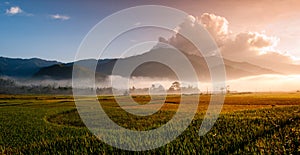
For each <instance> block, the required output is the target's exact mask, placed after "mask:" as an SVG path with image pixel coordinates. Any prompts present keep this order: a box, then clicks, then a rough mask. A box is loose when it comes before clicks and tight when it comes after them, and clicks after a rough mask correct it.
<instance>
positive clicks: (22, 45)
mask: <svg viewBox="0 0 300 155" xmlns="http://www.w3.org/2000/svg"><path fill="white" fill-rule="evenodd" d="M147 4H152V5H164V6H169V7H174V8H177V9H180V10H183V11H185V12H187V13H188V14H190V15H192V16H193V17H195V18H198V17H199V18H200V19H201V20H202V22H203V21H204V20H206V22H210V21H207V19H216V21H217V22H216V23H218V22H224V21H226V22H227V23H226V26H227V28H226V30H227V32H226V36H229V37H231V39H230V40H229V42H226V44H225V45H226V46H225V47H223V48H224V54H227V55H228V56H232V57H233V59H234V58H236V59H237V60H240V59H238V58H239V57H240V56H241V53H229V52H228V51H232V50H237V49H241V48H242V47H240V46H239V47H237V45H236V44H237V42H236V41H237V40H243V39H247V41H249V40H251V39H252V40H254V42H253V43H255V48H260V50H262V51H264V50H272V51H275V54H274V52H273V53H272V54H271V55H270V54H269V55H265V56H274V57H278V54H277V53H280V54H285V55H288V56H289V57H292V58H294V59H295V58H297V57H298V58H300V51H299V46H298V45H300V29H299V25H300V11H299V10H300V1H298V0H285V1H282V0H261V1H253V0H243V1H239V0H226V1H222V0H199V1H193V0H188V1H163V2H161V1H158V0H151V1H147V0H146V1H142V2H138V1H96V0H86V1H79V0H72V1H67V0H51V1H40V0H26V1H25V0H0V56H5V57H18V58H32V57H37V58H42V59H47V60H58V61H62V62H70V61H72V60H74V57H75V55H76V51H77V49H78V47H79V45H80V43H81V41H82V40H83V39H84V37H85V36H86V35H87V33H88V32H89V31H90V30H91V29H92V28H93V27H94V26H95V25H96V24H97V23H98V22H100V21H101V20H102V19H104V18H105V17H107V16H109V15H110V14H112V13H115V12H117V11H120V10H122V9H126V8H128V7H134V6H137V5H147ZM205 15H206V17H205ZM205 18H207V19H205ZM204 22H205V21H204ZM206 24H207V23H206ZM219 24H220V23H219ZM221 24H222V23H221ZM223 24H224V23H223ZM207 28H208V29H211V31H210V32H211V33H214V32H217V31H215V29H214V27H210V26H209V25H207ZM219 32H220V31H218V33H216V34H213V35H216V37H219ZM223 32H224V31H222V33H223ZM155 37H157V35H155ZM215 39H216V38H215ZM255 39H258V40H259V39H261V40H260V41H257V40H255ZM227 41H228V40H227ZM230 41H231V42H230ZM255 41H256V42H255ZM258 43H260V44H258ZM262 43H265V44H262ZM240 44H241V43H240ZM263 45H265V46H263ZM261 46H263V47H266V48H264V49H262V48H261ZM228 49H230V50H228ZM116 52H117V51H116ZM235 52H236V51H235ZM276 52H277V53H276ZM244 54H250V52H248V53H247V52H245V53H244ZM117 55H118V54H117V53H114V51H112V52H111V53H109V54H108V55H107V57H116V56H117ZM278 58H280V59H281V58H282V59H283V57H280V56H279V57H278ZM240 61H242V60H240Z"/></svg>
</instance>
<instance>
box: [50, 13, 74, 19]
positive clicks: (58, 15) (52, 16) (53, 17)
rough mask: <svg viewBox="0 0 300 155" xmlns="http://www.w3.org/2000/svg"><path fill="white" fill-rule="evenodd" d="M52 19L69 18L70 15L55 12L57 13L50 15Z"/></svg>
mask: <svg viewBox="0 0 300 155" xmlns="http://www.w3.org/2000/svg"><path fill="white" fill-rule="evenodd" d="M50 17H51V18H52V19H57V20H69V19H70V17H69V16H66V15H60V14H55V15H50Z"/></svg>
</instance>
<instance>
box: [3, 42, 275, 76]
mask: <svg viewBox="0 0 300 155" xmlns="http://www.w3.org/2000/svg"><path fill="white" fill-rule="evenodd" d="M166 50H171V49H166V48H156V49H152V50H151V51H149V52H146V53H144V54H141V55H136V56H131V57H127V58H120V59H104V60H99V61H98V62H96V61H97V60H96V59H86V60H80V61H78V62H76V64H77V65H78V66H76V67H78V68H77V69H79V70H80V71H81V72H83V73H84V74H95V72H94V71H92V68H91V66H92V64H95V63H97V64H98V65H97V68H96V76H99V77H101V78H104V77H106V76H109V75H111V74H112V69H113V67H114V65H115V63H116V62H117V61H120V62H121V63H124V64H126V63H130V62H133V61H137V60H139V59H145V58H147V57H165V58H168V59H169V60H170V61H177V60H172V55H170V54H165V53H168V52H165V51H166ZM185 55H186V57H187V58H188V59H189V61H190V62H191V64H192V65H193V66H194V68H195V70H196V72H197V75H198V77H199V78H200V79H202V80H207V79H209V69H208V67H207V64H206V61H205V59H204V58H203V57H201V56H195V55H189V54H185ZM178 63H179V65H180V62H178ZM224 63H225V68H226V73H227V79H236V78H241V77H245V76H252V75H260V74H280V72H276V71H273V70H270V69H266V68H264V67H260V66H257V65H253V64H250V63H247V62H235V61H231V60H227V59H224ZM73 64H74V62H71V63H61V62H58V61H47V60H42V59H38V58H32V59H17V58H5V57H0V75H2V76H11V77H18V78H36V79H55V80H60V79H71V78H72V71H73ZM215 67H220V66H215ZM132 75H133V76H141V77H152V78H153V77H157V78H170V79H174V78H176V74H175V73H174V72H173V71H172V69H170V68H169V67H167V66H166V65H163V64H161V63H157V62H147V63H144V64H142V65H140V66H139V67H138V68H136V69H135V70H134V72H133V73H132ZM120 76H122V75H120ZM187 76H188V75H187Z"/></svg>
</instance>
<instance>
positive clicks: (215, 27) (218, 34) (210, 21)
mask: <svg viewBox="0 0 300 155" xmlns="http://www.w3.org/2000/svg"><path fill="white" fill-rule="evenodd" d="M200 22H201V24H202V25H203V26H204V27H205V28H206V29H207V30H208V32H209V33H210V34H211V35H212V37H214V38H215V40H216V42H217V43H218V44H223V42H224V41H225V40H226V39H227V37H228V34H229V30H228V24H229V22H228V21H227V19H226V18H224V17H221V16H217V15H215V14H209V13H204V14H202V15H201V18H200Z"/></svg>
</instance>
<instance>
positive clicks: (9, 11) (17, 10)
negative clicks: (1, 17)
mask: <svg viewBox="0 0 300 155" xmlns="http://www.w3.org/2000/svg"><path fill="white" fill-rule="evenodd" d="M22 12H23V10H22V9H21V8H20V7H18V6H13V7H10V8H9V9H7V10H6V14H7V15H15V14H20V13H22Z"/></svg>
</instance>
